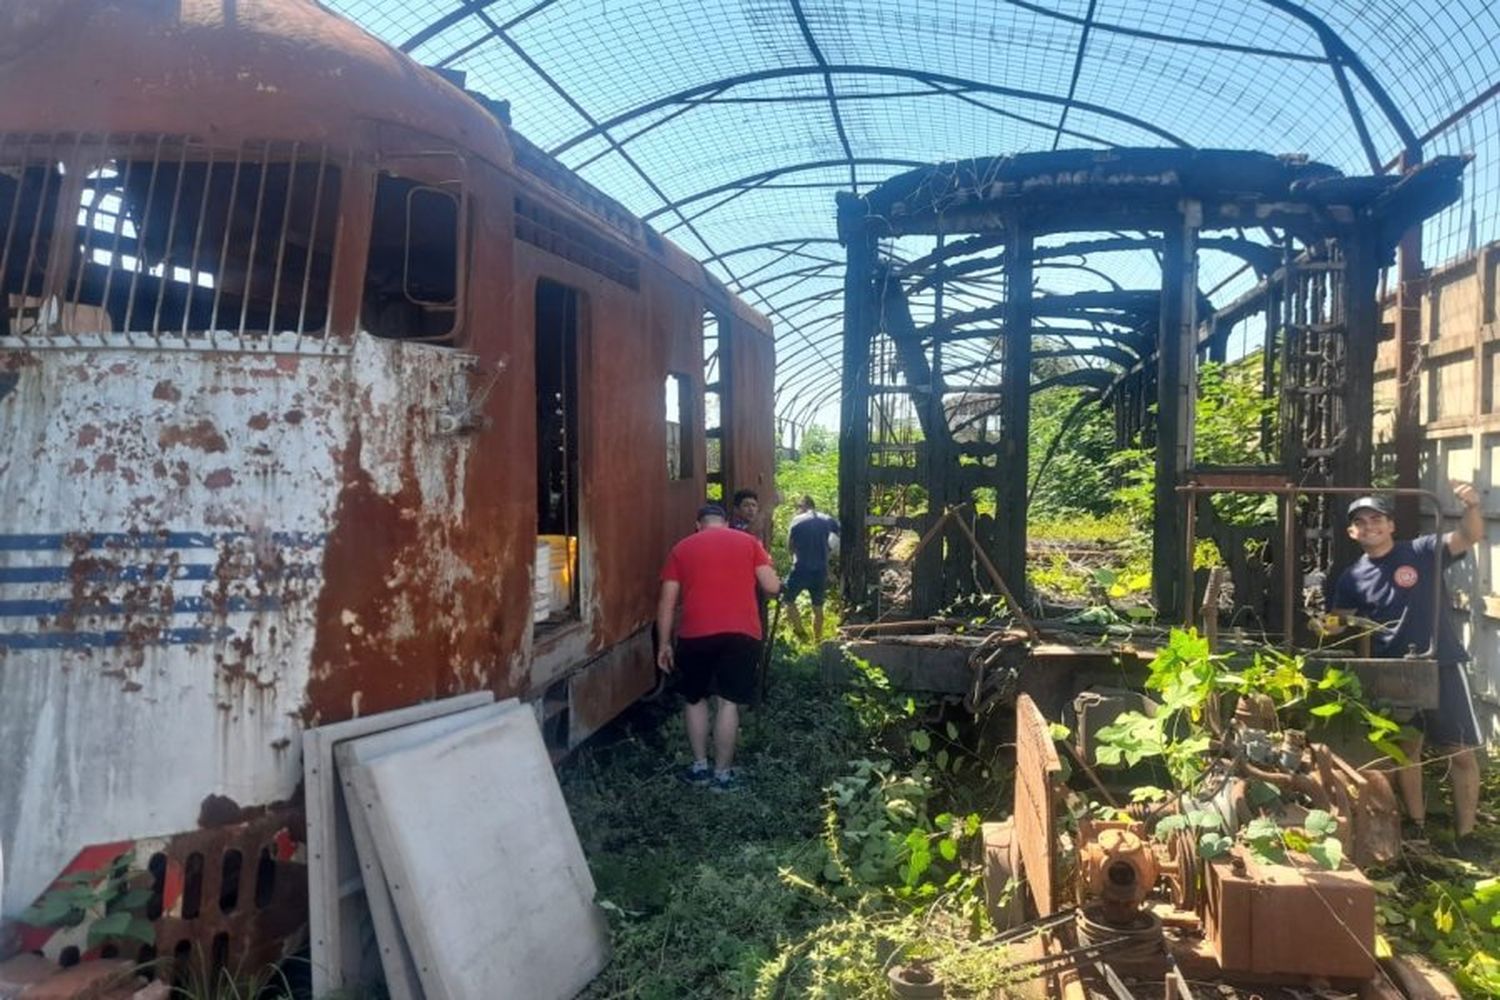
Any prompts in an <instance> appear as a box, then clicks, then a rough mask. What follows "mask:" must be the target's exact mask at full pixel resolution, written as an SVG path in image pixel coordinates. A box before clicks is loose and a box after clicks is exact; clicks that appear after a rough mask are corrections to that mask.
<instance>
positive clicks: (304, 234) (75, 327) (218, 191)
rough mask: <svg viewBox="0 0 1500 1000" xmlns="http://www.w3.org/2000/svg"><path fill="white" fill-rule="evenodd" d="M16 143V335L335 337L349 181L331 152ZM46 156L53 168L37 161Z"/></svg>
mask: <svg viewBox="0 0 1500 1000" xmlns="http://www.w3.org/2000/svg"><path fill="white" fill-rule="evenodd" d="M7 138H8V137H0V176H3V179H0V201H3V202H4V203H5V206H6V207H5V208H4V209H0V211H4V212H5V213H6V214H5V215H4V216H3V226H4V231H5V237H4V238H5V244H4V247H5V249H4V251H0V252H3V253H4V256H5V262H4V264H3V271H4V279H5V286H6V292H7V296H8V301H11V302H12V308H11V313H12V315H11V321H10V323H9V324H8V328H9V329H10V330H11V332H20V333H24V332H36V333H51V332H56V333H108V332H128V333H133V334H150V335H153V336H157V337H164V336H175V335H181V336H184V337H187V336H201V335H203V334H205V333H207V332H210V331H213V332H225V331H229V332H234V333H236V334H238V335H241V336H243V335H246V334H264V333H297V334H321V332H322V331H323V330H324V329H326V327H327V321H328V305H329V301H330V294H329V288H330V282H331V276H332V273H333V260H334V253H335V248H336V235H337V231H338V227H337V219H338V208H339V181H340V174H339V169H338V167H337V166H336V165H334V164H332V163H330V162H328V159H327V156H326V154H324V153H320V152H319V151H318V150H309V149H307V148H306V147H302V146H299V145H296V144H276V143H260V144H252V145H247V146H245V147H242V148H240V149H238V150H235V151H229V152H226V151H222V150H215V149H211V148H208V147H204V146H201V145H199V144H197V143H194V142H191V141H187V140H180V139H172V138H170V137H165V136H163V137H157V138H154V139H143V138H141V137H139V136H132V137H128V139H127V138H121V137H108V136H106V137H102V138H101V137H96V138H93V139H89V140H87V141H86V140H85V139H83V138H80V137H57V138H54V139H52V140H50V141H49V143H50V148H48V149H45V150H40V151H39V150H38V149H37V148H36V147H35V145H34V142H35V140H29V141H25V142H22V141H17V140H12V141H7ZM39 156H40V157H43V158H46V159H48V160H49V161H51V162H50V164H49V166H47V167H46V168H39V167H37V166H34V165H32V164H30V163H27V161H28V160H31V161H35V160H36V159H37V158H39ZM18 160H19V161H20V162H17V161H18ZM64 199H65V200H66V202H67V205H66V206H65V207H66V211H59V210H58V206H59V205H60V204H62V201H63V200H64ZM69 217H71V218H72V219H73V222H74V225H73V226H72V227H71V228H69V229H64V230H63V231H62V232H59V233H57V234H56V238H53V234H52V232H51V230H52V228H53V226H54V225H55V220H63V219H67V218H69ZM28 236H30V237H31V238H30V239H28V238H27V237H28ZM46 242H51V243H52V252H53V253H54V254H60V255H62V256H61V259H60V260H59V261H58V264H57V266H56V268H55V270H56V271H57V272H58V274H57V277H56V278H55V279H54V280H55V284H54V285H53V286H51V287H50V288H49V289H48V291H47V293H46V294H47V296H48V298H49V299H51V300H53V301H54V304H55V307H49V308H48V309H45V310H40V312H38V310H37V306H38V304H39V303H38V300H37V298H36V296H37V295H38V294H39V292H40V288H39V282H40V280H41V274H42V273H43V271H45V269H46V257H45V249H46V248H45V246H43V245H42V244H44V243H46ZM16 299H19V300H20V301H19V303H16V302H15V300H16ZM33 314H34V315H33ZM28 321H30V322H28ZM28 325H29V326H30V331H28V329H27V327H28Z"/></svg>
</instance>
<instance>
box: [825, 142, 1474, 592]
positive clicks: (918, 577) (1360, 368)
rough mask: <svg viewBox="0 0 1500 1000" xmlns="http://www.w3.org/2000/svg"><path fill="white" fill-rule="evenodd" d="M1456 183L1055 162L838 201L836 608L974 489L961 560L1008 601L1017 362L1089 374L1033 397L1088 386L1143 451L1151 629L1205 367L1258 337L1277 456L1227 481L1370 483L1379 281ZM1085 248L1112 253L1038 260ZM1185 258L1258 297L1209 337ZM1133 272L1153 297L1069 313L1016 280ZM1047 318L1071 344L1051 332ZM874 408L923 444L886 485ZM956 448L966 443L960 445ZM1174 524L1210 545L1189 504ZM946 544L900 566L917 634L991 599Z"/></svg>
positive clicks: (967, 172)
mask: <svg viewBox="0 0 1500 1000" xmlns="http://www.w3.org/2000/svg"><path fill="white" fill-rule="evenodd" d="M1464 165H1465V161H1464V160H1463V159H1462V158H1451V157H1450V158H1441V159H1438V160H1434V161H1432V162H1430V163H1427V164H1425V165H1423V166H1421V167H1418V168H1414V169H1412V170H1409V171H1406V172H1405V173H1403V174H1400V175H1386V176H1369V177H1345V176H1343V175H1342V174H1340V173H1339V172H1338V171H1336V170H1334V169H1333V168H1331V167H1327V166H1325V165H1322V164H1318V163H1314V162H1308V161H1306V160H1302V159H1294V158H1276V157H1272V156H1269V155H1266V154H1261V153H1254V152H1243V151H1224V150H1183V149H1135V150H1125V149H1113V150H1109V151H1105V152H1096V151H1092V150H1089V151H1083V150H1064V151H1060V152H1052V153H1034V154H1024V155H1020V156H1015V157H1002V158H993V159H982V160H970V161H964V162H961V163H957V164H941V165H935V166H929V167H925V168H922V169H920V170H914V171H911V172H908V173H906V174H902V175H899V176H897V177H895V178H892V179H891V180H889V181H887V182H885V183H884V184H882V185H880V186H879V187H876V188H874V189H873V190H871V191H868V192H866V193H865V194H864V195H862V196H861V195H857V194H854V193H850V192H844V193H841V194H840V195H839V198H838V220H839V235H840V239H841V241H842V242H843V244H844V246H845V250H846V273H845V280H844V319H845V324H844V347H843V360H844V379H845V384H844V387H843V389H844V399H843V407H842V414H841V415H842V431H841V434H842V438H841V447H840V490H841V493H840V515H841V522H842V524H843V526H844V531H845V539H846V544H845V546H844V549H843V551H844V593H845V598H846V600H847V601H848V602H849V604H850V605H851V606H852V607H855V608H866V609H868V608H869V607H871V604H872V599H873V598H874V596H875V592H876V585H877V583H878V581H879V575H878V574H879V569H880V567H881V558H880V556H881V553H880V552H879V551H877V549H876V546H874V545H873V544H872V542H873V541H874V538H873V537H872V532H876V531H878V532H887V531H889V530H890V529H896V530H910V531H915V532H916V533H917V534H919V535H921V534H925V532H926V531H927V530H928V529H930V528H931V527H932V525H933V524H934V523H935V522H936V520H937V519H938V518H939V517H940V516H941V515H942V514H943V512H944V511H945V510H947V509H948V508H950V507H958V506H962V505H965V504H968V503H970V502H972V501H973V500H974V499H975V491H976V490H980V489H984V490H993V491H994V496H995V507H996V512H995V515H994V520H993V524H988V523H986V522H987V521H988V520H989V518H988V517H987V516H985V517H975V518H974V520H975V531H974V534H975V535H976V536H977V539H978V545H979V548H980V550H981V551H982V552H983V553H984V554H985V555H987V556H988V557H989V558H990V559H991V560H992V561H993V562H994V564H995V565H996V566H997V567H998V568H999V571H1000V574H1001V576H1002V578H1003V579H1004V580H1005V581H1006V582H1007V583H1008V584H1009V585H1010V587H1011V588H1012V589H1013V590H1016V591H1018V592H1019V591H1023V590H1024V588H1025V567H1026V561H1025V560H1026V505H1027V499H1028V496H1027V481H1026V480H1027V477H1026V474H1025V471H1024V470H1027V469H1028V459H1029V450H1030V445H1031V441H1030V428H1029V412H1030V404H1031V395H1032V393H1034V392H1035V391H1036V390H1037V389H1038V387H1039V385H1041V384H1042V383H1035V382H1034V373H1033V362H1034V361H1035V360H1037V359H1040V358H1055V357H1085V358H1089V359H1090V360H1091V361H1092V364H1091V365H1089V366H1088V367H1084V368H1080V369H1078V370H1076V371H1070V372H1065V373H1062V374H1061V375H1054V376H1053V377H1052V378H1051V379H1049V380H1048V382H1047V383H1045V384H1064V383H1072V384H1079V385H1083V386H1085V387H1087V390H1088V392H1089V395H1090V397H1091V398H1093V399H1096V400H1097V401H1098V402H1100V403H1102V404H1104V405H1108V406H1110V407H1112V408H1113V411H1114V415H1115V427H1116V434H1117V444H1119V445H1120V446H1122V447H1123V446H1126V445H1127V443H1128V442H1129V441H1131V440H1132V439H1133V438H1134V437H1135V436H1136V435H1141V436H1142V438H1143V440H1144V441H1145V442H1146V443H1148V444H1149V445H1150V446H1151V447H1153V448H1154V449H1155V452H1156V458H1157V463H1156V465H1157V475H1156V481H1155V485H1154V494H1155V506H1156V518H1155V525H1154V529H1153V538H1152V547H1153V560H1152V575H1153V587H1154V597H1155V600H1156V603H1157V607H1158V608H1159V609H1161V610H1162V611H1163V612H1164V613H1167V614H1171V613H1173V612H1174V611H1175V610H1176V609H1178V608H1181V607H1184V606H1189V605H1190V603H1191V598H1192V594H1193V590H1194V588H1193V585H1192V560H1191V556H1190V555H1189V554H1188V553H1187V552H1186V551H1184V547H1183V544H1182V540H1183V538H1184V536H1185V533H1186V532H1187V530H1188V528H1189V524H1190V523H1191V521H1190V517H1191V516H1192V515H1190V513H1189V511H1188V506H1187V501H1186V498H1185V497H1184V496H1183V495H1181V494H1180V493H1179V488H1180V487H1182V486H1184V485H1185V484H1187V483H1189V482H1191V481H1194V479H1195V477H1197V476H1199V475H1201V474H1203V473H1205V472H1207V471H1210V470H1206V469H1202V468H1200V467H1199V465H1198V463H1197V461H1196V458H1195V453H1194V442H1193V426H1194V420H1195V400H1196V397H1197V393H1198V388H1197V367H1198V363H1199V360H1200V359H1221V358H1222V356H1223V352H1224V341H1225V339H1226V338H1227V336H1228V334H1229V333H1230V331H1231V330H1232V329H1233V328H1234V327H1235V326H1236V325H1237V324H1239V323H1241V322H1244V321H1245V320H1246V319H1247V318H1249V317H1251V316H1260V317H1263V318H1264V321H1265V329H1266V335H1265V350H1266V354H1267V360H1266V363H1265V365H1264V366H1263V374H1264V377H1265V385H1264V391H1265V392H1266V393H1267V395H1268V396H1270V395H1272V394H1273V393H1274V394H1277V395H1279V396H1280V398H1281V399H1282V400H1283V402H1282V406H1281V414H1280V418H1279V420H1278V421H1277V425H1278V427H1279V430H1280V433H1279V436H1277V435H1272V434H1271V433H1270V428H1269V427H1268V428H1267V429H1266V434H1267V441H1266V444H1267V447H1266V449H1265V450H1266V453H1267V455H1268V458H1267V461H1266V463H1265V465H1264V466H1263V467H1256V468H1253V469H1243V470H1236V471H1238V472H1244V473H1249V474H1263V475H1267V476H1274V477H1275V480H1276V482H1279V483H1288V482H1290V483H1296V484H1298V485H1299V486H1305V487H1311V488H1313V490H1314V491H1316V490H1318V489H1322V490H1325V491H1326V490H1327V489H1328V488H1330V487H1356V486H1362V485H1365V484H1367V483H1368V482H1369V481H1370V473H1371V461H1372V448H1373V443H1372V420H1373V399H1372V393H1373V385H1374V364H1375V347H1376V342H1377V340H1378V338H1379V333H1380V329H1379V320H1378V312H1377V301H1376V286H1377V279H1378V276H1379V273H1380V270H1381V268H1382V267H1383V266H1385V265H1386V264H1388V263H1389V262H1390V256H1391V251H1392V248H1393V247H1394V246H1395V245H1396V243H1397V242H1398V241H1399V240H1400V239H1401V237H1402V235H1403V234H1404V233H1406V232H1407V231H1408V230H1410V228H1411V227H1412V226H1413V225H1414V224H1417V223H1420V221H1421V220H1422V219H1424V218H1426V217H1427V216H1429V215H1431V214H1432V213H1433V212H1435V211H1437V210H1438V209H1440V208H1441V207H1443V206H1445V205H1447V204H1449V203H1451V202H1452V201H1453V200H1455V199H1456V198H1457V196H1458V192H1459V178H1460V175H1461V173H1462V171H1463V168H1464ZM1246 227H1253V228H1256V229H1259V230H1261V231H1263V232H1264V233H1265V234H1266V239H1265V241H1264V242H1259V241H1256V240H1252V239H1249V238H1247V237H1246V235H1245V232H1244V231H1245V228H1246ZM1101 232H1114V233H1117V234H1122V235H1117V236H1114V237H1108V238H1103V239H1100V238H1081V239H1078V240H1075V241H1073V242H1065V243H1061V244H1060V245H1059V244H1056V243H1055V241H1053V242H1050V243H1047V242H1041V239H1042V238H1043V237H1056V236H1058V235H1059V234H1068V233H1078V234H1084V233H1101ZM1126 233H1128V234H1140V235H1123V234H1126ZM911 235H924V236H932V237H935V238H936V240H937V245H936V248H935V249H934V250H933V251H932V252H931V253H928V254H926V255H924V256H922V257H919V258H917V259H915V260H912V261H908V262H898V261H896V260H894V259H893V257H892V253H891V250H890V248H889V246H888V245H887V244H886V241H890V240H892V239H894V238H897V237H903V236H911ZM955 237H956V238H955ZM1205 248H1213V249H1216V250H1222V251H1226V252H1229V253H1234V254H1236V255H1237V256H1240V257H1241V258H1242V259H1244V260H1245V261H1246V266H1247V267H1248V268H1250V269H1252V270H1253V271H1254V273H1255V275H1256V276H1257V277H1258V278H1259V279H1260V284H1259V286H1258V287H1257V288H1256V289H1255V290H1254V291H1252V292H1251V293H1249V294H1248V295H1246V296H1244V297H1243V298H1242V299H1241V300H1239V301H1237V302H1235V303H1233V304H1231V305H1229V306H1228V307H1226V308H1225V309H1223V310H1220V311H1219V314H1218V315H1215V310H1214V307H1213V306H1212V304H1211V303H1210V301H1209V298H1208V296H1207V295H1205V294H1204V292H1203V291H1202V290H1201V289H1200V288H1199V287H1198V281H1197V259H1198V252H1199V250H1200V249H1205ZM1142 249H1148V250H1152V251H1155V253H1156V254H1157V257H1158V260H1159V261H1160V263H1161V274H1162V279H1161V283H1160V287H1158V288H1154V289H1126V288H1119V287H1118V286H1116V287H1115V289H1114V290H1113V291H1102V292H1086V293H1080V294H1074V295H1068V296H1055V295H1048V294H1045V292H1044V291H1042V292H1038V291H1037V290H1035V287H1036V285H1037V282H1036V278H1035V276H1036V273H1037V270H1038V269H1039V268H1042V267H1046V266H1049V265H1048V263H1047V261H1049V260H1050V261H1056V260H1058V259H1059V258H1078V259H1080V260H1081V261H1082V263H1081V264H1077V265H1074V266H1080V267H1084V268H1086V269H1088V254H1090V253H1098V252H1109V251H1114V250H1142ZM986 254H987V255H986ZM1094 271H1095V273H1096V274H1097V273H1101V272H1100V271H1099V270H1098V269H1094ZM981 274H982V275H984V276H986V280H991V281H993V280H994V279H996V278H999V279H1003V286H1004V290H1003V292H1002V293H998V294H994V293H991V294H992V296H993V299H994V300H995V304H994V305H986V306H981V307H980V308H977V309H973V308H971V309H967V310H958V311H953V310H949V309H945V305H944V303H945V299H944V294H945V291H947V290H949V289H951V288H953V287H954V283H955V282H957V281H959V280H962V279H972V278H973V277H974V276H976V275H981ZM1106 280H1108V279H1107V278H1106ZM918 295H925V296H930V300H929V301H930V302H931V303H933V304H935V308H934V309H933V312H934V319H933V321H932V323H930V324H928V325H925V326H920V327H919V326H917V324H916V323H915V322H914V321H913V319H912V315H913V301H914V299H915V298H916V297H917V296H918ZM1048 317H1063V318H1066V319H1067V320H1069V321H1070V322H1074V323H1081V324H1083V325H1082V326H1081V327H1079V326H1073V327H1068V328H1049V327H1047V326H1045V325H1043V324H1044V323H1045V322H1046V318H1048ZM997 327H998V328H997ZM1038 334H1052V335H1062V336H1064V343H1065V346H1063V347H1049V348H1044V349H1037V350H1034V349H1033V346H1032V339H1033V337H1034V336H1035V335H1038ZM986 341H987V342H988V349H987V350H984V351H983V352H982V358H981V359H980V360H978V361H977V362H976V361H975V360H974V354H973V351H972V350H971V351H970V353H969V354H968V355H966V356H955V355H954V354H953V353H949V354H946V355H945V352H944V347H945V345H949V344H955V343H960V344H962V343H968V344H970V345H971V346H972V345H974V344H975V343H978V344H979V345H980V348H976V349H982V348H983V345H984V344H985V342H986ZM892 399H903V400H908V401H909V404H903V405H905V406H906V407H907V408H906V409H904V410H902V411H901V412H904V413H910V414H911V422H912V423H913V424H916V425H920V430H921V435H920V440H907V441H904V442H902V443H900V446H899V447H900V449H902V451H903V455H906V454H912V455H914V457H913V458H910V459H908V458H906V457H903V458H901V459H900V460H899V461H894V462H893V461H891V460H890V457H889V454H888V453H889V451H890V448H891V447H892V445H893V442H892V439H891V438H890V424H891V413H892V412H893V410H892V406H891V403H890V400H892ZM996 417H998V428H999V430H998V439H989V438H988V437H987V436H986V428H987V427H989V426H990V424H991V422H992V420H993V418H996ZM976 425H977V426H978V428H979V434H980V437H979V440H978V441H977V442H976V441H973V440H971V439H970V438H971V437H972V434H971V433H970V432H971V431H972V429H973V428H974V427H975V426H976ZM908 430H914V428H908ZM907 436H908V437H914V436H915V435H914V434H908V435H907ZM1273 437H1277V439H1275V440H1272V438H1273ZM1018 473H1019V474H1018ZM913 487H916V488H920V490H921V491H922V493H923V494H924V495H925V498H926V505H925V509H921V510H918V511H917V512H916V513H908V512H906V511H904V510H897V511H894V512H893V511H885V510H882V511H881V512H880V513H879V515H878V516H875V517H871V505H872V499H874V498H875V497H876V496H877V494H878V495H879V496H881V497H885V498H888V497H889V496H890V492H889V491H891V490H893V489H894V490H903V491H905V490H910V489H911V488H913ZM881 491H885V492H881ZM903 495H904V494H903ZM1324 495H1325V494H1319V496H1324ZM1285 502H1288V503H1289V502H1290V501H1285ZM1193 513H1194V514H1196V516H1197V518H1198V520H1200V521H1204V522H1207V523H1209V524H1210V526H1211V530H1212V528H1213V521H1214V515H1213V509H1212V506H1211V505H1210V504H1208V503H1207V501H1206V500H1205V501H1203V502H1201V503H1199V505H1198V507H1197V508H1196V509H1195V511H1194V512H1193ZM971 516H972V515H971ZM1338 523H1339V521H1338V519H1337V518H1336V517H1335V516H1334V515H1333V514H1332V512H1331V507H1330V505H1329V504H1328V503H1327V502H1326V501H1324V502H1322V503H1321V504H1320V505H1319V506H1318V507H1317V510H1316V517H1315V518H1313V520H1312V523H1311V524H1310V525H1309V528H1310V531H1309V532H1306V533H1303V534H1299V535H1296V536H1295V537H1291V538H1290V539H1289V540H1280V539H1277V538H1275V537H1268V538H1267V542H1268V543H1269V544H1270V547H1271V551H1272V552H1273V557H1272V560H1271V561H1272V562H1273V563H1274V564H1276V565H1277V566H1279V567H1282V568H1284V569H1291V568H1292V567H1295V566H1298V565H1301V564H1303V563H1304V562H1305V557H1306V556H1308V555H1309V554H1310V555H1311V556H1312V557H1313V558H1314V560H1315V561H1316V562H1318V563H1319V564H1320V565H1323V566H1325V567H1326V565H1327V563H1328V560H1329V559H1330V558H1333V557H1336V556H1338V555H1347V554H1348V553H1347V550H1346V549H1345V548H1344V546H1346V545H1347V544H1348V543H1347V540H1346V539H1343V540H1342V541H1341V539H1342V533H1341V532H1338V531H1337V530H1335V529H1336V527H1337V524H1338ZM1221 534H1222V532H1221ZM1309 539H1310V540H1311V550H1309ZM945 541H946V546H929V547H928V548H927V549H926V550H924V552H923V553H922V554H921V555H920V556H919V557H918V558H917V559H916V560H915V563H914V566H913V569H912V573H913V579H912V584H911V605H912V606H911V609H910V610H911V611H913V612H915V613H918V614H931V613H933V612H934V611H936V610H937V609H938V608H939V607H941V606H942V605H943V604H945V603H948V602H950V601H951V600H953V599H954V598H956V597H960V596H962V595H964V594H978V593H985V592H987V590H988V587H987V581H986V580H985V579H983V578H982V577H981V576H980V575H979V574H978V573H976V572H974V571H973V567H972V564H973V563H974V562H975V560H973V559H971V558H969V557H967V556H965V555H962V554H960V550H961V549H964V548H965V547H966V544H967V543H966V542H965V540H964V539H963V538H962V537H961V536H960V535H959V534H958V533H957V530H956V527H955V529H954V530H953V531H952V532H951V533H950V534H949V535H947V536H946V539H945ZM1240 541H1241V542H1243V541H1244V539H1240ZM1242 547H1243V546H1242ZM945 548H946V550H947V554H946V555H945V554H944V549H945Z"/></svg>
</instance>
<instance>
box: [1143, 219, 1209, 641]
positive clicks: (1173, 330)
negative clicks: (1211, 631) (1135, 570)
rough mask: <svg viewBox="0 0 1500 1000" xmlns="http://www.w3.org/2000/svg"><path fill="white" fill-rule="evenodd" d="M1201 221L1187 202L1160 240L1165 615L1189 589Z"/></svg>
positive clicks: (1159, 463) (1156, 553)
mask: <svg viewBox="0 0 1500 1000" xmlns="http://www.w3.org/2000/svg"><path fill="white" fill-rule="evenodd" d="M1199 213H1200V209H1199V207H1198V205H1197V203H1196V202H1184V203H1183V216H1182V219H1181V221H1180V223H1179V224H1177V225H1175V226H1172V227H1170V228H1168V229H1167V231H1166V232H1165V233H1164V234H1163V239H1162V261H1161V345H1160V348H1159V350H1158V352H1157V356H1156V386H1157V389H1156V396H1157V419H1156V485H1155V497H1154V499H1155V508H1156V517H1155V520H1154V522H1153V525H1152V549H1151V553H1152V554H1151V589H1152V594H1153V596H1154V597H1155V599H1156V606H1157V608H1158V609H1160V610H1161V611H1163V612H1166V611H1167V610H1168V609H1176V608H1180V607H1183V606H1184V601H1186V600H1187V597H1186V595H1187V594H1188V593H1190V592H1191V589H1192V573H1193V566H1192V563H1191V562H1190V561H1188V559H1187V558H1186V556H1185V554H1184V552H1183V549H1182V538H1183V534H1184V531H1185V528H1186V524H1187V516H1186V508H1185V502H1184V500H1183V498H1182V497H1181V496H1179V495H1178V493H1177V487H1178V486H1180V485H1182V483H1183V481H1184V474H1185V473H1186V471H1187V470H1188V468H1189V467H1191V465H1192V461H1193V414H1194V403H1195V401H1196V400H1195V398H1194V397H1195V386H1196V377H1195V375H1196V372H1195V361H1196V360H1197V351H1196V339H1195V333H1196V331H1197V326H1198V324H1197V321H1196V317H1195V316H1194V312H1195V310H1196V307H1197V302H1198V252H1197V236H1198V221H1199V218H1200V214H1199Z"/></svg>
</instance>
